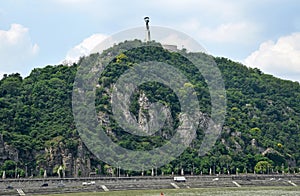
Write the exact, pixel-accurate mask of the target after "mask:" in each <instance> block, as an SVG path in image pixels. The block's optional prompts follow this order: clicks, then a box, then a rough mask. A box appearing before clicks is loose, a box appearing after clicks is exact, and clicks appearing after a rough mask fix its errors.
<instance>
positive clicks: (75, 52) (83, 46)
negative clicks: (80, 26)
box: [65, 34, 108, 63]
mask: <svg viewBox="0 0 300 196" xmlns="http://www.w3.org/2000/svg"><path fill="white" fill-rule="evenodd" d="M107 37H108V36H106V35H103V34H94V35H91V36H90V37H88V38H86V39H84V40H83V41H82V42H81V43H80V44H78V45H77V46H75V47H74V48H72V49H71V50H69V51H68V52H67V55H66V58H65V61H66V62H67V63H71V62H72V63H73V62H76V61H78V60H79V58H80V57H81V56H87V55H89V54H90V53H91V51H92V50H93V49H94V48H95V47H96V46H97V45H98V44H99V43H101V42H102V41H103V40H105V39H106V38H107Z"/></svg>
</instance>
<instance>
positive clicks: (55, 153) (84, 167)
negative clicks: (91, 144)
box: [40, 141, 94, 177]
mask: <svg viewBox="0 0 300 196" xmlns="http://www.w3.org/2000/svg"><path fill="white" fill-rule="evenodd" d="M45 154H46V155H47V157H46V163H45V165H41V166H40V167H44V168H47V172H48V173H50V174H54V173H53V172H54V171H53V170H54V168H58V167H60V166H62V168H63V172H62V173H63V177H76V176H78V175H81V176H89V173H90V172H91V158H94V156H93V155H91V153H90V152H89V150H88V149H87V148H86V147H85V146H84V144H83V143H82V142H81V141H79V145H78V146H77V149H76V150H75V151H73V152H71V151H70V150H69V149H67V148H65V146H64V144H63V143H62V142H61V143H59V145H58V146H56V147H49V148H45ZM79 171H80V172H79ZM54 175H55V174H54Z"/></svg>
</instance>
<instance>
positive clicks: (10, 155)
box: [0, 134, 19, 163]
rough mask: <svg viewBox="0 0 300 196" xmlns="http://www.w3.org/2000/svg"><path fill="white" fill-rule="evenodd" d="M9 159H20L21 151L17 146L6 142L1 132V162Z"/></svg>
mask: <svg viewBox="0 0 300 196" xmlns="http://www.w3.org/2000/svg"><path fill="white" fill-rule="evenodd" d="M7 159H9V160H13V161H15V162H17V161H19V153H18V150H17V149H16V148H14V147H13V146H11V145H8V144H7V143H6V142H4V139H3V135H1V134H0V163H3V162H4V161H5V160H7Z"/></svg>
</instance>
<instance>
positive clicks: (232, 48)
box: [0, 0, 300, 81]
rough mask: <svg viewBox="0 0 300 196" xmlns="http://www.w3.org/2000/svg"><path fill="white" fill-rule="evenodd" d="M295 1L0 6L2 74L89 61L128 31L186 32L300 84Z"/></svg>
mask: <svg viewBox="0 0 300 196" xmlns="http://www.w3.org/2000/svg"><path fill="white" fill-rule="evenodd" d="M299 10H300V1H297V0H286V1H283V0H281V1H279V0H243V1H238V0H185V1H182V0H152V1H138V0H127V1H116V0H7V1H1V2H0V74H1V75H3V74H4V73H14V72H19V73H21V75H22V76H27V75H28V74H29V73H30V71H31V70H32V69H33V68H35V67H43V66H45V65H48V64H58V63H60V62H63V61H64V60H65V59H67V60H68V61H71V60H74V59H76V58H78V56H80V55H86V54H88V52H89V51H90V50H92V49H93V47H94V46H95V43H98V42H100V41H101V40H103V39H104V38H106V37H107V36H109V35H112V34H114V33H116V32H119V31H122V30H124V29H128V28H132V27H138V26H143V25H144V21H143V18H144V16H149V17H150V25H155V26H164V27H170V28H173V29H176V30H178V31H182V32H184V33H186V34H188V35H189V36H191V37H193V38H194V39H195V40H197V41H198V42H199V43H200V44H201V45H202V46H204V48H205V49H206V50H207V51H208V52H209V53H210V54H212V55H214V56H224V57H227V58H230V59H233V60H236V61H239V62H242V63H243V64H246V65H247V66H251V67H258V68H260V69H261V70H262V71H264V72H265V73H270V74H273V75H275V76H277V77H281V78H285V79H290V80H294V81H300V12H299Z"/></svg>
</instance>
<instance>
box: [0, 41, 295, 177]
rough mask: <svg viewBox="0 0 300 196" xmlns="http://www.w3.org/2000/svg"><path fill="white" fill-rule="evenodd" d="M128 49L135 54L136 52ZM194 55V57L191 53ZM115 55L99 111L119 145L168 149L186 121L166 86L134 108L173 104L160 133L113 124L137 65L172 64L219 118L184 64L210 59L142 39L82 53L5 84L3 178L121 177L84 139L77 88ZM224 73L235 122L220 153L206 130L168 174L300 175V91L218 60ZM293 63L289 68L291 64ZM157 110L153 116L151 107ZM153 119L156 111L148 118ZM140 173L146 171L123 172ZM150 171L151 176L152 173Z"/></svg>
mask: <svg viewBox="0 0 300 196" xmlns="http://www.w3.org/2000/svg"><path fill="white" fill-rule="evenodd" d="M128 48H132V49H129V50H128ZM181 54H184V55H181ZM105 55H111V56H116V58H114V59H113V60H112V61H111V62H110V63H109V64H108V66H107V67H106V68H105V70H104V71H103V72H102V74H101V77H100V78H99V80H98V85H97V89H96V100H95V108H96V111H97V113H98V114H99V123H101V125H102V126H103V129H104V130H105V132H106V133H107V134H108V135H109V136H110V137H111V138H112V140H113V141H114V142H115V143H117V144H118V145H120V146H122V147H124V148H127V149H131V150H150V149H153V148H155V147H159V146H162V145H163V144H164V143H165V142H166V141H167V140H168V139H170V138H171V137H172V136H173V135H174V130H175V128H176V127H178V125H179V124H180V120H179V118H178V116H179V114H180V112H181V110H180V103H179V101H178V97H177V96H176V94H175V93H174V92H173V91H172V89H170V88H168V87H167V86H165V85H162V84H160V83H157V82H149V83H145V84H142V85H140V86H139V87H138V89H137V90H136V91H135V92H134V94H133V95H132V97H131V105H130V112H131V113H132V114H133V115H134V116H135V117H136V118H137V119H138V118H139V116H140V114H141V105H140V102H139V101H138V100H140V97H141V96H144V97H146V98H147V101H148V102H151V103H152V102H153V103H154V102H160V103H163V104H164V105H165V106H168V107H169V108H170V115H169V120H168V123H166V124H165V126H164V127H163V128H162V131H160V132H157V133H155V134H154V135H152V136H150V137H137V136H133V135H130V134H128V133H127V132H125V131H124V130H122V128H121V127H120V126H119V125H118V124H117V123H116V121H115V120H114V119H113V116H112V111H111V102H110V99H111V93H110V92H111V88H112V86H113V84H114V83H115V82H116V80H117V79H118V78H119V76H120V75H122V73H124V72H125V71H126V70H128V69H129V68H131V67H133V66H135V65H136V64H137V63H140V62H145V61H162V62H167V63H168V64H170V65H172V66H174V67H176V68H177V69H179V70H181V71H182V73H183V74H184V75H185V76H186V77H187V78H188V79H189V81H190V83H188V84H187V85H188V86H192V87H193V88H194V89H195V92H196V96H197V98H198V101H199V107H200V108H199V109H200V110H201V111H202V112H203V113H204V114H206V115H207V116H209V115H210V111H211V106H210V105H211V104H210V102H211V100H210V94H209V91H208V86H207V84H206V82H205V79H204V78H203V76H202V75H201V73H200V72H199V70H197V69H196V67H195V66H194V65H193V64H192V63H191V62H189V61H188V60H187V58H184V57H183V56H187V57H191V58H201V59H206V57H207V55H206V54H203V53H189V52H187V51H186V50H184V49H183V50H179V51H176V52H174V51H173V52H171V51H168V50H165V49H164V48H163V47H162V46H161V45H160V44H159V43H153V44H152V45H151V46H147V45H145V43H143V42H141V41H138V40H134V41H126V42H124V43H120V44H118V45H115V46H114V47H112V48H109V49H107V50H105V51H104V52H102V53H101V54H92V55H90V56H88V57H82V58H81V59H80V60H79V62H78V63H74V64H73V65H56V66H50V65H49V66H46V67H44V68H36V69H34V70H32V72H31V74H30V75H29V76H28V77H26V78H22V77H21V76H20V74H18V73H15V74H10V75H4V76H3V78H2V79H1V81H0V119H1V121H0V136H1V138H0V171H1V172H0V175H2V173H3V172H4V171H5V173H6V176H7V177H16V176H17V175H19V176H21V177H24V176H29V175H33V176H42V175H43V174H44V171H45V170H46V171H47V174H48V175H53V176H56V175H57V172H58V171H60V169H61V168H62V170H63V172H64V175H66V176H87V175H89V174H90V173H91V172H93V173H95V174H97V175H113V174H112V173H114V174H116V170H117V168H111V166H110V165H108V164H106V163H104V162H102V161H100V160H98V159H97V158H96V157H95V156H94V155H93V154H92V153H91V152H89V150H88V148H86V147H85V145H84V144H83V142H82V141H81V139H80V137H79V134H78V131H77V130H76V124H75V122H74V117H73V113H72V91H73V83H74V79H75V76H76V72H77V70H78V68H79V66H83V64H84V63H86V62H89V61H91V62H92V61H94V60H95V59H97V58H100V57H103V56H105ZM211 58H213V59H214V61H215V63H216V66H217V67H218V68H219V69H220V71H221V73H222V76H223V80H224V84H225V89H226V99H227V100H226V101H227V108H226V117H225V122H224V125H223V127H222V132H221V134H220V136H219V138H218V140H217V142H216V144H215V145H214V147H213V148H212V149H211V150H210V151H209V152H207V153H206V154H205V155H204V156H199V153H198V149H199V147H200V145H201V142H202V139H203V135H204V132H203V130H202V128H201V127H199V128H198V129H197V137H196V139H194V141H193V142H192V143H191V144H190V146H189V147H188V148H187V149H186V150H185V151H184V152H183V153H182V154H181V155H180V156H179V157H178V158H177V159H176V160H173V161H172V162H170V163H169V164H167V165H164V166H162V167H160V168H157V173H158V174H159V175H161V174H162V173H164V174H171V173H172V172H174V173H175V174H180V172H181V171H182V170H183V171H184V172H185V174H209V173H212V174H217V173H221V174H235V173H253V172H256V173H271V172H279V173H283V172H285V173H287V172H291V173H293V172H300V171H299V167H300V151H299V149H300V127H299V126H300V85H299V83H298V82H292V81H287V80H281V79H278V78H275V77H273V76H271V75H267V74H264V73H262V72H261V71H260V70H259V69H256V68H255V69H253V68H248V67H246V66H244V65H242V64H240V63H236V62H233V61H231V60H229V59H226V58H220V57H211ZM283 66H284V65H283ZM142 112H143V113H147V111H142ZM146 116H147V115H146ZM125 173H126V174H129V175H140V174H141V172H138V171H124V170H122V171H121V174H125ZM145 174H146V175H150V174H151V171H145Z"/></svg>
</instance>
